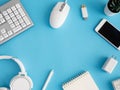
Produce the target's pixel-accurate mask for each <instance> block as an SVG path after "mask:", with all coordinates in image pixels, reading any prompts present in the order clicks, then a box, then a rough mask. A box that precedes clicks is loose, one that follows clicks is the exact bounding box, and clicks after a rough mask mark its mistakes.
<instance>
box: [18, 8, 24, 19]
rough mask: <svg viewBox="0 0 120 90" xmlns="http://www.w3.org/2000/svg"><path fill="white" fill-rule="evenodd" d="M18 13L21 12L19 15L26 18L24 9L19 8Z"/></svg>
mask: <svg viewBox="0 0 120 90" xmlns="http://www.w3.org/2000/svg"><path fill="white" fill-rule="evenodd" d="M18 11H19V13H20V15H21V16H22V17H24V16H25V13H24V11H23V9H22V8H19V9H18Z"/></svg>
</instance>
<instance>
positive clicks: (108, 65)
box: [102, 57, 118, 73]
mask: <svg viewBox="0 0 120 90" xmlns="http://www.w3.org/2000/svg"><path fill="white" fill-rule="evenodd" d="M117 63H118V61H117V60H116V59H115V58H114V57H111V58H108V59H107V61H106V62H105V64H104V65H103V67H102V69H103V70H104V71H106V72H108V73H112V71H113V70H114V68H115V67H116V65H117Z"/></svg>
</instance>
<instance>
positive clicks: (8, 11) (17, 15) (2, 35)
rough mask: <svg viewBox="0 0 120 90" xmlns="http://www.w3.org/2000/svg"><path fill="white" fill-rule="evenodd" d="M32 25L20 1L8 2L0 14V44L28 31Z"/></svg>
mask: <svg viewBox="0 0 120 90" xmlns="http://www.w3.org/2000/svg"><path fill="white" fill-rule="evenodd" d="M0 9H1V7H0ZM32 25H33V23H32V21H31V19H30V18H29V16H28V15H27V13H26V11H25V10H24V8H23V6H22V5H21V3H20V2H19V1H18V0H16V1H15V0H12V1H10V2H8V3H7V4H5V5H4V6H3V7H2V9H1V13H0V44H2V43H4V42H6V41H8V40H9V39H11V38H12V37H14V36H16V35H18V34H19V33H21V32H23V31H25V30H27V29H28V28H29V27H31V26H32Z"/></svg>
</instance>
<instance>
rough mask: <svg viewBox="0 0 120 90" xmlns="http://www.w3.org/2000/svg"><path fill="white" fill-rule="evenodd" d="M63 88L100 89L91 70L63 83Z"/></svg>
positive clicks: (71, 89) (77, 89)
mask: <svg viewBox="0 0 120 90" xmlns="http://www.w3.org/2000/svg"><path fill="white" fill-rule="evenodd" d="M63 90H99V88H98V87H97V85H96V83H95V82H94V80H93V78H92V76H91V75H90V73H89V72H85V73H84V74H82V75H80V76H78V77H77V78H75V79H73V80H71V81H69V82H67V83H66V84H64V85H63Z"/></svg>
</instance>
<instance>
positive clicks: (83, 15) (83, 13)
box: [81, 4, 88, 20]
mask: <svg viewBox="0 0 120 90" xmlns="http://www.w3.org/2000/svg"><path fill="white" fill-rule="evenodd" d="M81 11H82V17H83V19H85V20H86V19H87V18H88V11H87V7H86V5H84V4H83V5H82V6H81Z"/></svg>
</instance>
